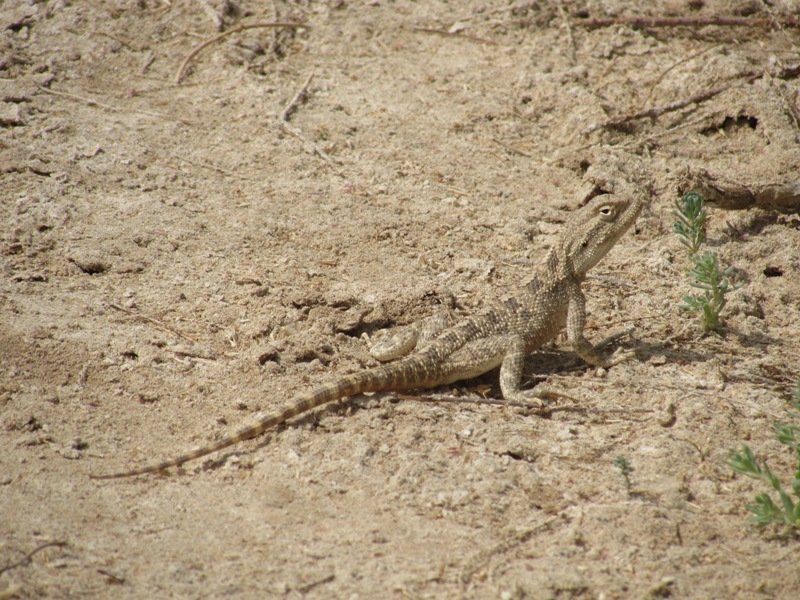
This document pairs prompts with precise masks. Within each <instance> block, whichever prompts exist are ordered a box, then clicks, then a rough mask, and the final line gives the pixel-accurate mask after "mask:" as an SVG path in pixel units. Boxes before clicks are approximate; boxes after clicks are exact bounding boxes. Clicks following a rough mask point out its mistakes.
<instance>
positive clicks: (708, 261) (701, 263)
mask: <svg viewBox="0 0 800 600" xmlns="http://www.w3.org/2000/svg"><path fill="white" fill-rule="evenodd" d="M692 262H693V263H694V266H693V267H692V269H691V270H690V271H689V277H690V278H691V281H690V283H689V285H691V286H692V287H695V288H698V289H700V290H702V293H701V294H690V295H688V296H684V298H683V305H682V306H681V308H682V309H683V310H688V311H697V312H699V313H700V314H701V315H702V317H703V330H704V331H717V330H719V328H720V325H721V324H720V319H719V315H720V313H721V312H722V309H723V308H725V303H726V300H725V294H727V293H728V291H729V290H730V289H731V282H730V274H731V271H732V270H733V269H732V268H731V267H728V268H727V269H720V266H719V261H718V260H717V255H716V254H715V253H713V252H704V253H703V254H695V255H693V256H692Z"/></svg>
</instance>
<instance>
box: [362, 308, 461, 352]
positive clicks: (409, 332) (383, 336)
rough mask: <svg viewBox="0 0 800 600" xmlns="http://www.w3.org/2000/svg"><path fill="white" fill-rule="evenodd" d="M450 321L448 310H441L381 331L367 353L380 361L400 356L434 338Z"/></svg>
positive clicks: (419, 347) (417, 348) (418, 348)
mask: <svg viewBox="0 0 800 600" xmlns="http://www.w3.org/2000/svg"><path fill="white" fill-rule="evenodd" d="M452 321H453V318H452V316H451V315H450V312H449V311H441V312H437V313H436V314H434V315H431V316H430V317H428V318H427V319H423V320H422V321H418V322H416V323H412V324H411V325H405V326H403V327H398V328H396V329H392V330H388V331H387V330H384V331H381V332H379V333H378V335H377V336H376V339H375V340H374V342H373V343H372V345H371V346H370V349H369V353H370V354H371V355H372V357H373V358H375V359H376V360H379V361H381V362H386V361H390V360H395V359H398V358H401V357H403V356H406V355H408V354H410V353H411V352H413V351H415V350H420V349H421V348H423V347H424V346H426V345H427V344H428V343H429V342H431V341H433V340H435V339H436V337H437V336H438V335H439V334H440V333H441V332H442V331H444V330H445V329H447V328H448V327H449V326H450V325H451V323H452Z"/></svg>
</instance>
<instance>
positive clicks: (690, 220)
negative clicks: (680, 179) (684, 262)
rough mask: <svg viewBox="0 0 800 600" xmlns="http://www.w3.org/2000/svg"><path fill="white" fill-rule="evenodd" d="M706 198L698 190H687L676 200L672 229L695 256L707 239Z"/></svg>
mask: <svg viewBox="0 0 800 600" xmlns="http://www.w3.org/2000/svg"><path fill="white" fill-rule="evenodd" d="M704 204H705V200H704V199H703V197H702V196H701V195H700V194H698V193H697V192H687V193H686V194H684V195H683V197H682V198H680V199H679V200H676V201H675V217H676V218H677V221H675V223H673V225H672V231H673V232H675V234H677V236H678V239H679V240H680V241H681V243H682V244H683V245H684V246H686V247H687V248H689V253H690V254H691V255H692V256H694V255H695V254H697V251H698V250H700V246H702V245H703V243H704V242H705V241H706V209H705V207H704Z"/></svg>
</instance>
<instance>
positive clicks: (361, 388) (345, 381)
mask: <svg viewBox="0 0 800 600" xmlns="http://www.w3.org/2000/svg"><path fill="white" fill-rule="evenodd" d="M415 362H416V361H414V360H413V359H411V360H408V359H407V360H405V361H398V362H396V363H392V364H388V365H384V366H381V367H377V368H375V369H368V370H365V371H361V372H359V373H353V374H352V375H347V376H345V377H343V378H341V379H340V380H338V381H335V382H333V383H330V384H327V385H321V386H319V387H318V388H316V389H314V390H312V391H311V392H309V393H308V394H306V395H304V396H301V397H300V398H299V399H298V400H297V401H296V402H294V403H293V404H292V405H291V406H289V407H288V408H286V409H284V410H283V411H281V412H278V413H272V414H267V415H264V416H262V417H261V418H260V419H259V420H258V421H257V422H256V423H254V424H253V425H250V426H248V427H245V428H243V429H240V430H239V431H237V432H236V433H234V434H232V435H229V436H227V437H224V438H222V439H221V440H218V441H216V442H214V443H213V444H208V445H207V446H202V447H200V448H196V449H194V450H191V451H190V452H187V453H186V454H181V455H180V456H177V457H175V458H171V459H169V460H165V461H163V462H160V463H158V464H154V465H149V466H145V467H140V468H138V469H132V470H130V471H122V472H120V473H109V474H105V475H90V476H89V477H91V478H92V479H117V478H120V477H132V476H134V475H144V474H146V473H158V472H160V471H164V470H165V469H169V468H170V467H178V466H180V465H182V464H183V463H186V462H188V461H190V460H194V459H196V458H200V457H201V456H206V455H208V454H211V453H212V452H217V451H219V450H222V449H223V448H227V447H229V446H233V445H234V444H238V443H239V442H243V441H244V440H249V439H250V438H254V437H256V436H259V435H261V434H262V433H264V432H265V431H267V430H268V429H271V428H273V427H277V426H278V425H281V424H282V423H285V422H286V421H288V420H289V419H292V418H294V417H297V416H299V415H302V414H303V413H306V412H308V411H310V410H313V409H315V408H317V407H319V406H322V405H323V404H327V403H329V402H333V401H335V400H340V399H342V398H348V397H350V396H354V395H355V394H360V393H363V392H377V391H383V390H387V389H400V388H401V387H408V386H405V385H403V383H405V382H407V381H408V380H409V379H410V377H409V375H410V374H411V373H412V372H414V371H415V370H417V369H418V365H415V364H414V363H415ZM413 387H424V382H420V383H419V384H417V385H414V386H413Z"/></svg>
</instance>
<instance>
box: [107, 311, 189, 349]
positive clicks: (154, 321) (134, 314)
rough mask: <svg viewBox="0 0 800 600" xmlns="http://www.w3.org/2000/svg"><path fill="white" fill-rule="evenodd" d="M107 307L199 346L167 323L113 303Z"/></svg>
mask: <svg viewBox="0 0 800 600" xmlns="http://www.w3.org/2000/svg"><path fill="white" fill-rule="evenodd" d="M109 306H110V307H111V308H113V309H114V310H118V311H120V312H124V313H125V314H126V315H129V316H131V317H133V318H135V319H141V320H142V321H146V322H148V323H152V324H153V325H155V326H156V327H158V328H159V329H163V330H165V331H169V332H170V333H174V334H175V335H177V336H178V337H181V338H183V339H185V340H188V341H190V342H192V343H193V344H200V342H198V341H197V340H196V339H194V338H193V337H191V336H188V335H186V334H185V333H181V332H180V331H178V330H177V329H175V328H174V327H172V326H171V325H168V324H167V323H164V322H163V321H159V320H158V319H154V318H153V317H148V316H147V315H143V314H142V313H137V312H135V311H132V310H128V309H127V308H125V307H124V306H120V305H119V304H115V303H113V302H112V303H110V304H109Z"/></svg>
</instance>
